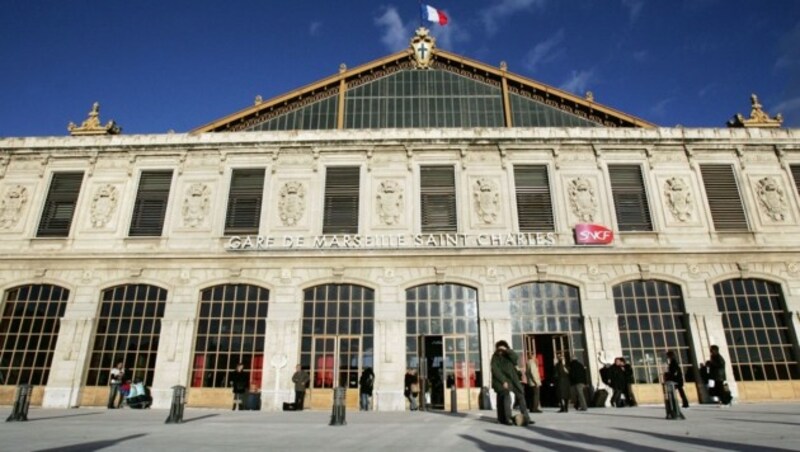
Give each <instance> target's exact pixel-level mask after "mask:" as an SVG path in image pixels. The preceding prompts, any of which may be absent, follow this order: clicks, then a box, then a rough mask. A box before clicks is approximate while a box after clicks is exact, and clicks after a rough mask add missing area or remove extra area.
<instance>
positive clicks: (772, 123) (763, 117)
mask: <svg viewBox="0 0 800 452" xmlns="http://www.w3.org/2000/svg"><path fill="white" fill-rule="evenodd" d="M750 103H751V104H752V107H751V109H750V117H749V118H745V117H744V116H743V115H742V114H741V113H737V114H736V116H734V117H733V119H731V120H730V121H728V127H773V128H774V127H780V126H781V124H782V123H783V116H782V115H781V114H780V113H778V114H777V115H775V117H774V118H770V117H769V114H767V112H765V111H764V110H763V106H762V105H761V103H760V102H759V101H758V96H756V95H755V94H751V95H750Z"/></svg>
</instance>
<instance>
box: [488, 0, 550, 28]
mask: <svg viewBox="0 0 800 452" xmlns="http://www.w3.org/2000/svg"><path fill="white" fill-rule="evenodd" d="M492 3H494V4H493V5H492V6H490V7H488V8H485V9H483V10H482V11H481V13H480V16H481V20H482V21H483V25H484V27H485V28H486V32H487V33H488V34H493V33H496V32H497V30H498V28H499V25H498V22H499V21H500V20H502V19H505V18H506V17H509V16H512V15H514V14H516V13H518V12H521V11H529V10H532V9H534V8H537V7H540V8H541V7H544V5H545V3H546V0H495V1H493V2H492Z"/></svg>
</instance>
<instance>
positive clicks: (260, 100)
mask: <svg viewBox="0 0 800 452" xmlns="http://www.w3.org/2000/svg"><path fill="white" fill-rule="evenodd" d="M263 103H264V98H263V97H261V94H258V95H256V98H255V100H253V105H261V104H263Z"/></svg>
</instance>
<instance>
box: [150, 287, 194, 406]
mask: <svg viewBox="0 0 800 452" xmlns="http://www.w3.org/2000/svg"><path fill="white" fill-rule="evenodd" d="M174 292H175V294H174V296H173V297H172V299H171V300H170V301H169V302H168V303H167V306H166V309H165V310H164V317H163V318H162V319H161V333H160V334H159V341H158V355H157V357H156V368H155V374H154V376H153V387H152V388H151V393H152V396H153V408H169V406H170V404H171V402H172V387H173V386H176V385H180V386H187V387H188V386H189V385H190V384H191V381H190V378H189V373H190V372H191V370H192V350H194V336H195V329H196V328H197V308H198V302H197V296H198V291H197V290H195V288H194V287H193V286H190V287H187V286H181V287H180V288H178V289H175V290H174Z"/></svg>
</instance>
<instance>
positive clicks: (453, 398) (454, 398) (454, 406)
mask: <svg viewBox="0 0 800 452" xmlns="http://www.w3.org/2000/svg"><path fill="white" fill-rule="evenodd" d="M450 413H451V414H458V394H457V393H456V387H455V385H453V387H452V388H450Z"/></svg>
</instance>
